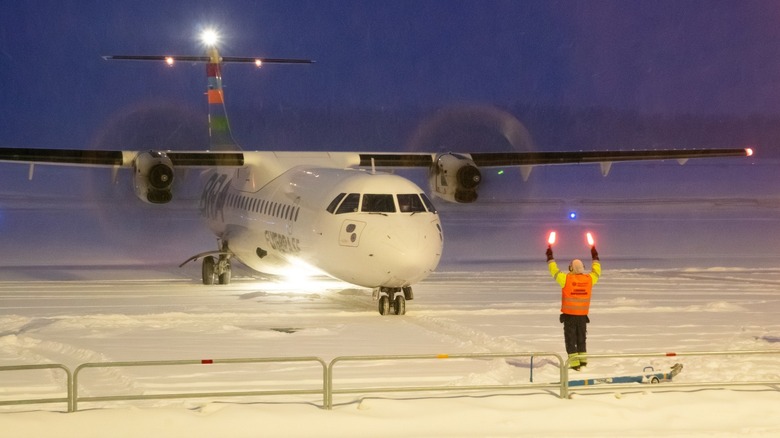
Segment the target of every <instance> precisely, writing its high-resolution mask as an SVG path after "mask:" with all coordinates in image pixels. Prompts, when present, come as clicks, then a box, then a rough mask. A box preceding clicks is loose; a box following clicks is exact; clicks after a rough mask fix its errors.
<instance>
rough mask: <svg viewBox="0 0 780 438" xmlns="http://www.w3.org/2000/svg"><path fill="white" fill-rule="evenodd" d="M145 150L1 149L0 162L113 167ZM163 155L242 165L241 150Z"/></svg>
mask: <svg viewBox="0 0 780 438" xmlns="http://www.w3.org/2000/svg"><path fill="white" fill-rule="evenodd" d="M145 153H146V152H139V151H106V150H102V151H101V150H89V149H32V148H0V162H3V161H5V162H17V163H28V164H36V163H38V164H51V165H64V166H83V167H91V166H97V167H100V166H114V167H132V166H133V163H134V162H135V160H136V158H137V157H138V156H139V155H142V154H145ZM165 155H166V156H167V157H168V158H169V159H170V160H171V162H172V163H173V165H174V166H184V167H213V166H243V165H244V154H243V153H242V152H185V151H181V152H177V151H167V152H165Z"/></svg>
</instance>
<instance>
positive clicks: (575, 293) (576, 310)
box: [547, 245, 601, 371]
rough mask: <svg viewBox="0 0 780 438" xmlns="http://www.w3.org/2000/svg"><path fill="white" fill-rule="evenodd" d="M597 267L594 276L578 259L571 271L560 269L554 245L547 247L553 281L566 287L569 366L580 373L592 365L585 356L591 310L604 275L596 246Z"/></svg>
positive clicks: (565, 332)
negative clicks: (592, 301)
mask: <svg viewBox="0 0 780 438" xmlns="http://www.w3.org/2000/svg"><path fill="white" fill-rule="evenodd" d="M590 255H591V257H592V258H593V266H592V268H591V271H590V273H587V274H586V273H585V266H584V265H583V264H582V261H581V260H578V259H574V260H572V262H571V264H570V265H569V272H568V273H564V272H562V271H561V270H560V269H558V264H557V263H555V259H554V258H553V252H552V246H548V247H547V267H548V268H550V274H551V275H552V277H553V279H555V281H556V282H558V284H559V285H560V286H561V287H562V288H563V289H562V290H561V316H560V321H561V322H562V323H563V337H564V341H565V343H566V353H568V355H569V359H570V360H569V365H570V366H571V368H572V369H574V370H576V371H579V370H580V367H584V366H586V365H587V364H588V359H587V357H586V356H585V353H586V352H587V351H588V350H587V348H586V346H585V343H586V336H587V324H588V323H589V322H590V319H589V318H588V310H589V309H590V297H591V290H592V288H593V285H594V284H596V282H597V281H598V280H599V277H600V276H601V262H600V261H599V253H598V251H596V246H595V245H594V246H591V247H590Z"/></svg>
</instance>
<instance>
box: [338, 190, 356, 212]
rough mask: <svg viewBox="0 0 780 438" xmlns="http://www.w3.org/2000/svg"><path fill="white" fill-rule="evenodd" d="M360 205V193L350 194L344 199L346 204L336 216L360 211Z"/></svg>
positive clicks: (340, 206)
mask: <svg viewBox="0 0 780 438" xmlns="http://www.w3.org/2000/svg"><path fill="white" fill-rule="evenodd" d="M359 204H360V193H350V194H349V195H347V196H346V197H345V198H344V202H342V203H341V205H339V208H338V210H336V214H342V213H354V212H356V211H358V205H359Z"/></svg>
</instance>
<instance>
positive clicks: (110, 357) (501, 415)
mask: <svg viewBox="0 0 780 438" xmlns="http://www.w3.org/2000/svg"><path fill="white" fill-rule="evenodd" d="M776 178H778V177H777V176H775V173H774V172H773V171H769V170H767V171H766V172H765V173H763V174H761V173H753V175H752V176H751V178H745V179H744V180H741V181H742V183H744V184H746V185H749V182H748V181H749V180H750V179H753V183H754V184H755V186H756V187H757V189H756V191H755V193H751V194H749V195H746V194H745V191H744V190H743V191H740V192H739V193H728V191H727V190H724V189H723V188H719V189H716V190H715V191H714V192H713V193H712V194H709V195H708V194H707V192H706V190H705V191H691V190H690V189H691V188H692V187H693V186H692V185H685V186H684V187H685V188H686V189H688V190H687V191H686V192H685V193H683V194H680V193H674V191H671V192H665V193H671V194H669V195H666V196H664V197H653V196H650V197H644V198H642V201H641V202H637V201H635V200H634V199H632V198H630V197H628V196H621V195H619V194H612V195H610V196H608V197H599V196H598V193H599V191H598V190H596V191H593V192H589V193H593V194H592V195H585V194H579V193H574V194H571V196H569V197H562V196H561V197H554V196H552V195H549V193H546V192H545V190H547V189H546V188H545V187H538V186H537V188H536V189H535V190H536V192H535V193H536V195H535V196H533V197H531V198H530V199H531V200H532V202H526V203H523V204H520V203H517V202H512V203H506V204H501V203H493V204H487V206H488V208H489V210H485V209H484V205H483V207H482V208H480V207H476V206H460V207H458V208H460V210H458V209H456V208H450V207H448V206H442V218H443V221H444V226H445V233H446V238H447V243H446V248H445V251H446V255H445V257H444V259H443V263H442V265H441V267H440V269H439V271H438V272H437V273H435V274H434V275H433V276H432V277H430V278H429V279H427V280H425V281H424V282H422V283H420V284H419V285H416V286H415V299H414V300H413V301H411V302H409V305H408V313H407V315H405V316H403V317H395V316H393V317H380V316H379V315H378V313H377V311H376V308H375V305H374V302H373V301H372V300H371V295H370V291H368V290H364V289H360V288H354V287H352V286H350V285H346V284H343V283H339V282H336V281H332V280H326V279H310V280H309V281H302V280H301V281H298V282H295V283H291V282H289V281H282V280H280V279H271V278H263V277H261V276H255V275H252V274H250V273H249V272H246V271H242V270H240V269H239V270H237V272H236V273H235V278H234V283H233V284H231V285H230V286H213V287H206V286H202V285H200V284H198V277H199V267H198V266H196V265H188V266H185V267H184V268H181V269H179V268H177V267H176V265H177V264H178V263H179V262H180V261H181V260H183V259H184V258H186V257H188V256H189V255H191V254H192V253H195V252H198V251H202V250H203V249H204V248H203V246H202V243H203V242H205V244H211V243H210V240H209V239H210V238H209V237H208V235H207V234H205V235H203V234H197V233H202V230H200V231H195V230H199V229H198V228H197V222H196V221H194V220H189V221H187V222H184V223H183V224H182V223H180V222H177V223H178V224H179V225H178V227H177V228H172V227H169V228H166V227H167V226H169V225H170V224H169V223H168V222H167V221H169V220H170V218H171V217H174V218H175V217H177V216H178V215H181V214H183V213H182V212H180V211H178V210H176V209H172V210H169V211H168V212H167V213H166V215H163V216H158V217H154V216H148V217H147V220H148V222H146V225H140V224H139V223H138V222H136V221H137V220H138V215H136V216H132V214H131V213H129V212H130V211H131V210H132V209H136V208H137V205H134V204H128V205H126V206H125V205H116V206H115V207H112V208H113V210H112V211H109V210H108V209H104V207H105V205H109V203H107V202H105V201H103V202H104V203H100V202H98V203H81V204H79V205H80V207H78V206H77V207H74V206H73V205H71V204H68V202H67V201H62V200H59V201H58V202H51V203H46V204H45V205H41V204H40V203H39V204H36V205H31V204H28V203H27V201H23V200H22V199H23V198H24V197H23V196H20V198H19V199H16V200H14V201H12V202H10V201H7V202H5V203H4V205H3V210H2V212H0V225H2V226H3V232H4V234H3V242H2V243H3V253H4V258H3V260H4V262H3V263H2V266H0V278H2V279H3V281H2V282H1V283H0V366H5V365H18V364H39V363H62V364H65V365H66V366H68V367H70V368H71V369H73V368H75V367H76V366H77V365H79V364H82V363H86V362H108V361H138V360H179V359H223V358H250V357H283V356H314V357H319V358H322V359H323V360H324V361H326V362H329V361H330V360H332V359H333V358H335V357H338V356H344V355H383V354H392V355H406V354H456V353H503V352H518V353H520V352H555V353H558V354H561V355H563V354H564V349H563V333H562V328H561V325H560V324H559V322H558V313H559V312H558V307H559V289H558V288H557V286H556V284H555V283H554V282H553V281H552V280H551V279H550V278H549V276H548V274H547V272H546V265H545V263H544V239H545V234H546V232H547V231H548V230H549V229H552V228H555V229H557V230H558V231H559V239H560V240H561V242H560V244H559V245H558V246H557V247H556V256H557V258H559V259H560V260H564V261H566V260H568V259H569V258H571V257H574V256H579V257H586V256H587V248H585V246H584V244H583V243H582V235H581V234H582V232H583V231H584V230H586V229H588V230H594V231H595V232H596V233H597V236H598V238H599V249H600V252H601V255H602V262H603V267H604V275H603V277H602V281H601V282H600V283H599V284H598V285H597V287H596V289H595V294H594V302H593V305H592V309H591V320H592V324H591V325H590V327H589V338H588V340H589V352H590V353H592V354H594V355H596V354H618V353H665V352H677V353H689V352H700V351H732V350H740V351H743V350H750V351H754V350H759V351H777V352H778V354H777V355H761V356H747V357H740V356H734V355H729V356H678V357H666V356H663V355H659V356H658V357H653V358H628V359H613V358H609V359H592V360H591V362H590V364H589V366H588V368H586V369H585V370H584V371H581V372H579V373H577V374H576V376H571V378H572V379H575V378H576V379H580V378H587V377H606V376H614V375H631V374H638V373H640V372H641V371H642V369H643V368H644V367H646V366H652V367H654V369H655V370H657V371H667V370H668V369H669V368H670V367H671V366H672V365H674V364H675V363H681V364H683V365H684V369H683V371H682V373H680V374H679V375H678V376H676V377H675V378H674V383H686V384H695V383H699V382H721V381H722V382H745V381H755V380H767V381H770V380H771V381H780V365H778V363H779V362H780V361H779V360H778V359H780V348H778V345H779V344H780V321H778V319H777V314H778V312H780V258H779V257H778V256H777V255H778V253H777V248H778V240H777V239H778V237H776V236H779V235H780V233H778V232H779V231H780V229H778V228H779V227H780V225H778V224H780V222H778V219H779V218H778V216H780V210H778V208H777V205H778V199H779V198H778V197H777V196H776V195H774V194H773V193H772V191H773V190H775V189H774V187H777V185H772V184H773V183H775V182H776ZM613 181H614V180H613ZM621 181H622V180H621V179H620V176H619V175H618V179H617V181H616V182H617V183H620V182H621ZM664 183H666V184H672V183H669V182H668V180H665V181H664ZM718 183H721V182H719V181H715V182H713V184H718ZM618 185H619V184H618ZM680 187H683V186H680ZM592 188H593V186H591V187H589V189H592ZM596 189H598V186H596ZM625 190H626V191H627V193H640V192H641V190H639V189H637V187H633V188H631V187H627V188H625ZM5 199H9V197H8V196H5ZM24 199H26V198H24ZM461 207H462V208H461ZM144 208H145V207H143V208H141V209H140V210H141V211H142V213H143V214H148V213H149V211H148V210H143V209H144ZM572 208H573V209H577V211H578V212H579V213H580V219H579V220H578V221H568V219H566V218H565V216H566V213H567V211H568V210H570V209H572ZM125 215H128V217H125ZM94 217H98V218H100V222H99V223H98V224H97V225H96V222H95V221H94V219H89V218H94ZM25 225H27V226H25ZM98 226H99V227H100V228H95V227H98ZM112 227H113V228H112ZM30 228H32V229H34V230H35V232H31V231H30ZM82 229H87V232H82V231H80V230H82ZM106 230H109V231H106ZM110 230H114V231H115V232H116V234H115V235H111V237H110V238H108V237H105V236H104V235H109V234H110ZM123 230H124V231H123ZM90 233H92V234H93V235H97V236H101V238H102V239H104V240H98V241H95V240H87V239H84V236H89V235H90ZM204 236H205V237H204ZM122 239H124V240H122ZM131 239H134V240H133V241H132V242H131V243H130V244H128V245H121V243H122V242H129V241H130V240H131ZM25 242H27V243H28V244H27V245H26V246H23V244H24V243H25ZM107 242H110V243H107ZM30 243H34V244H30ZM205 249H208V248H205ZM11 250H13V251H14V252H11ZM144 251H146V252H147V253H148V254H149V257H146V258H144V257H142V256H141V255H139V254H143V252H144ZM11 254H17V255H18V257H13V256H12V255H11ZM160 259H172V260H169V262H168V263H167V264H163V265H158V263H159V262H158V261H159V260H160ZM101 261H102V263H101ZM586 261H587V259H586ZM258 370H260V371H258ZM530 370H531V364H530V361H529V360H528V359H527V358H518V359H512V360H504V359H491V360H486V359H480V360H455V359H448V360H436V361H401V362H391V361H380V362H376V363H373V362H372V363H364V362H354V363H352V362H345V363H342V364H340V365H339V367H338V370H337V372H336V375H335V384H336V387H337V388H338V387H350V388H353V387H376V386H385V385H387V386H390V385H399V386H401V385H403V386H407V385H441V386H446V387H453V386H458V385H476V384H486V385H507V384H518V385H520V384H527V383H528V382H529V380H530ZM321 378H322V376H321V371H320V370H319V369H318V368H316V367H311V366H308V365H304V364H285V365H284V366H262V367H258V366H256V365H251V366H249V365H235V366H234V365H230V366H228V365H197V366H182V367H169V368H159V367H158V368H133V367H125V368H116V369H109V370H102V369H101V370H97V369H96V370H87V371H85V372H84V375H83V377H80V379H82V380H81V382H80V384H79V394H80V395H81V396H100V395H108V394H117V393H120V394H155V393H168V392H178V391H190V392H205V391H222V390H228V391H238V390H274V389H282V388H292V389H300V388H316V387H318V386H319V384H320V383H319V382H320V381H321ZM533 379H534V382H535V383H539V382H555V381H557V380H558V368H557V367H556V366H555V365H554V364H553V363H551V361H550V360H549V359H543V358H537V359H536V360H535V362H534V367H533ZM664 385H665V384H663V383H662V384H659V385H658V386H656V387H654V388H657V389H658V390H650V388H649V387H648V386H646V385H639V384H637V385H635V386H636V387H635V388H632V389H619V390H618V389H613V388H611V387H609V386H602V387H600V390H599V391H596V392H584V391H576V390H574V395H573V397H572V398H571V399H559V398H558V397H557V396H556V394H555V393H553V392H551V391H545V390H531V391H517V392H509V393H505V392H497V391H484V392H442V393H402V394H395V393H385V394H370V395H363V394H340V395H339V394H337V395H335V396H334V408H333V410H326V409H323V408H322V407H321V406H322V397H321V396H318V395H296V396H264V397H255V398H251V399H240V400H236V399H187V400H155V401H127V402H120V401H112V402H95V403H80V405H79V412H76V413H70V414H65V413H61V412H53V411H55V410H59V411H62V410H64V409H65V406H64V404H52V405H44V406H34V407H33V406H24V407H0V411H2V412H3V413H0V430H2V431H3V436H6V435H7V436H15V437H16V436H21V437H24V436H29V437H38V436H74V437H75V436H79V437H89V436H101V437H102V436H107V435H110V436H117V437H121V436H144V435H145V436H187V437H199V436H203V437H205V436H214V435H219V436H231V437H242V436H246V437H254V436H307V437H308V436H334V437H335V436H339V437H343V436H399V435H403V436H425V437H428V436H572V435H576V436H685V437H689V436H708V437H709V436H745V435H747V436H777V435H778V434H780V419H778V417H777V412H778V409H780V385H767V386H759V387H738V388H735V387H731V388H729V389H717V388H708V389H703V388H695V387H694V388H673V387H669V388H668V389H666V390H661V388H663V386H664ZM666 385H667V386H668V384H666ZM63 391H64V378H63V377H62V376H61V375H60V374H58V373H56V372H51V371H45V372H30V373H26V372H25V373H10V372H7V373H0V400H8V399H13V398H21V397H51V396H61V395H62V394H63Z"/></svg>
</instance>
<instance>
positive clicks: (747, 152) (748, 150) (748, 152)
mask: <svg viewBox="0 0 780 438" xmlns="http://www.w3.org/2000/svg"><path fill="white" fill-rule="evenodd" d="M745 156H746V157H752V156H753V148H745Z"/></svg>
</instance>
